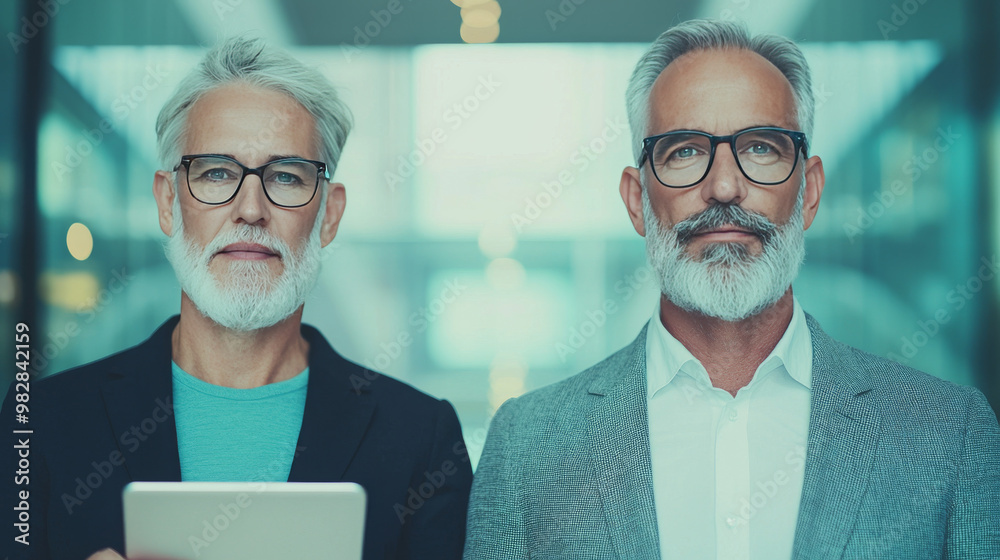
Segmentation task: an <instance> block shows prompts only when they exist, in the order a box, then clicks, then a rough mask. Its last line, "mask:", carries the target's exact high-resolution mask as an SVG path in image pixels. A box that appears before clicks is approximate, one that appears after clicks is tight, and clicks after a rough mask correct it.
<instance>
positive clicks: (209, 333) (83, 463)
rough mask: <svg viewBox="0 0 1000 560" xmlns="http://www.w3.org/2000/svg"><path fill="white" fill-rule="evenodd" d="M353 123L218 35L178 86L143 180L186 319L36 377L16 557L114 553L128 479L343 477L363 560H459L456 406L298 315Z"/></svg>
mask: <svg viewBox="0 0 1000 560" xmlns="http://www.w3.org/2000/svg"><path fill="white" fill-rule="evenodd" d="M350 126H351V119H350V115H349V112H348V110H347V107H346V106H344V104H343V103H342V102H341V101H340V99H339V97H338V95H337V92H336V91H335V90H334V88H333V87H332V86H331V85H330V83H329V82H328V81H327V80H326V79H325V78H324V77H323V76H322V75H321V74H320V73H319V72H318V71H316V70H315V69H312V68H308V67H306V66H304V65H303V64H302V63H300V62H299V61H297V60H295V59H294V58H292V57H291V56H289V55H288V54H286V53H284V52H282V51H279V50H276V49H273V48H271V47H269V46H268V45H266V44H264V43H263V42H262V41H260V40H256V39H251V38H234V39H230V40H228V41H226V42H224V43H222V44H221V45H219V46H218V47H216V48H214V49H213V50H211V51H210V52H209V53H208V54H207V55H206V56H205V58H204V59H203V60H202V62H201V63H200V64H199V66H198V67H197V68H196V69H195V70H194V71H192V72H191V73H190V74H189V75H188V76H187V77H186V78H185V79H184V80H183V81H182V82H181V83H180V85H179V86H178V87H177V90H176V92H175V93H174V94H173V96H172V97H171V98H170V99H169V100H168V101H167V103H166V104H165V106H164V107H163V109H162V111H161V112H160V115H159V118H158V119H157V126H156V132H157V142H158V148H159V155H160V159H161V165H162V168H161V170H160V171H157V172H156V174H155V179H154V185H153V194H154V197H155V199H156V204H157V209H158V216H159V223H160V227H161V229H162V230H163V232H164V233H165V234H166V235H167V236H168V237H169V240H168V241H167V243H166V254H167V257H168V259H169V261H170V263H171V264H172V265H173V267H174V270H175V272H176V274H177V278H178V280H179V282H180V285H181V297H180V300H181V301H180V315H179V316H175V317H173V318H171V319H169V320H168V321H167V322H166V323H164V324H163V325H162V326H161V327H160V328H159V329H158V330H157V331H156V332H155V333H154V334H153V335H152V336H151V337H150V338H149V339H148V340H147V341H146V342H143V343H142V344H140V345H138V346H136V347H133V348H131V349H128V350H125V351H123V352H121V353H118V354H115V355H113V356H111V357H108V358H105V359H102V360H99V361H97V362H94V363H91V364H88V365H84V366H81V367H78V368H75V369H73V370H70V371H67V372H64V373H61V374H59V375H55V376H52V377H49V378H45V379H42V380H39V381H37V382H35V383H33V384H32V385H33V387H32V393H31V394H32V398H31V403H32V404H31V412H32V416H31V418H32V425H31V428H32V430H33V434H34V435H32V436H31V448H30V452H31V467H32V470H31V473H30V482H28V483H27V485H28V492H29V494H30V495H29V497H28V498H21V499H22V500H24V501H25V503H29V504H30V520H31V523H30V538H24V539H23V540H24V542H23V543H22V542H21V541H20V540H15V538H14V537H15V536H16V535H19V534H20V532H18V533H14V534H10V535H9V537H8V538H7V539H6V542H7V543H8V544H7V545H5V551H9V553H11V557H12V558H45V559H56V558H66V559H70V558H72V559H76V560H79V559H80V558H86V557H88V556H91V555H93V556H91V557H92V558H121V557H120V556H119V555H118V553H117V552H115V551H116V550H117V551H123V550H124V542H123V541H124V533H123V519H122V489H123V487H124V486H125V485H126V484H128V483H129V482H132V481H245V482H250V481H253V482H257V481H293V482H341V481H344V482H355V483H357V484H360V485H361V486H362V487H363V488H364V489H365V491H366V494H367V507H366V518H365V534H364V558H366V559H375V558H378V559H382V558H400V559H403V558H405V559H423V558H426V559H433V560H438V559H447V558H459V557H460V556H461V553H462V545H463V542H464V533H465V513H466V507H467V503H468V493H469V488H470V486H471V478H472V472H471V468H470V466H469V461H468V455H467V453H466V451H465V445H464V441H463V439H462V432H461V428H460V426H459V423H458V418H457V417H456V415H455V411H454V409H453V408H452V406H451V405H450V404H449V403H448V402H447V401H442V400H438V399H435V398H432V397H430V396H428V395H425V394H423V393H420V392H418V391H417V390H415V389H414V388H412V387H410V386H408V385H405V384H403V383H401V382H399V381H396V380H394V379H391V378H389V377H386V376H383V375H379V374H375V373H374V372H370V371H367V370H366V369H365V368H363V367H362V366H359V365H357V364H354V363H352V362H349V361H347V360H346V359H344V358H343V357H341V356H340V355H339V354H337V353H336V352H335V351H334V350H333V348H332V347H331V346H330V344H329V343H328V342H327V341H326V339H325V338H324V337H323V336H322V335H321V334H320V333H319V332H318V331H317V330H316V329H314V328H312V327H310V326H308V325H303V324H302V323H301V318H302V310H303V304H304V302H305V299H306V296H307V295H308V294H309V292H310V290H311V289H312V287H313V285H314V284H315V283H316V279H317V275H318V274H319V269H320V251H321V249H322V247H325V246H326V245H328V244H329V243H330V242H331V241H332V240H333V238H334V236H335V235H336V232H337V228H338V226H339V224H340V219H341V217H342V215H343V212H344V208H345V203H346V195H345V187H344V185H342V184H340V183H334V182H332V181H331V177H332V174H333V172H334V169H335V168H336V165H337V163H338V161H339V159H340V155H341V150H342V148H343V145H344V142H345V141H346V139H347V135H348V132H349V130H350ZM318 303H320V304H321V303H322V302H318ZM14 395H15V391H14V390H11V391H9V392H8V399H7V402H5V404H4V407H3V415H4V418H6V419H8V421H10V422H13V419H14V416H15V414H14V408H15V406H16V402H15V400H14ZM19 427H20V428H23V426H14V429H16V428H19ZM6 433H7V434H8V436H7V437H8V438H9V437H10V435H9V434H12V433H13V430H7V432H6ZM17 437H24V436H17ZM5 442H6V443H10V445H5V447H6V448H7V449H11V448H12V446H15V445H16V444H17V442H16V441H14V442H8V441H7V440H5ZM5 456H8V457H15V460H16V456H17V455H16V453H7V454H5ZM15 470H16V467H15V468H12V469H11V470H9V471H7V472H9V473H12V472H14V471H15ZM13 480H14V477H13V476H12V477H11V480H10V482H8V484H11V483H13ZM26 480H27V479H25V481H26ZM16 484H24V482H18V483H16ZM427 488H431V489H432V490H431V491H430V492H429V493H428V491H427V490H426V489H427ZM21 490H23V486H21V487H19V488H13V489H9V492H8V496H9V497H10V498H13V497H14V496H17V495H18V491H21ZM414 496H416V497H414ZM29 498H30V499H29ZM5 499H6V498H5ZM4 503H9V502H4ZM3 526H4V529H3V532H4V534H5V535H6V534H9V533H11V532H13V531H19V529H18V528H17V527H15V526H14V524H12V523H10V522H9V521H5V522H4V523H3ZM10 543H13V544H10ZM197 552H199V550H198V549H193V550H192V553H197Z"/></svg>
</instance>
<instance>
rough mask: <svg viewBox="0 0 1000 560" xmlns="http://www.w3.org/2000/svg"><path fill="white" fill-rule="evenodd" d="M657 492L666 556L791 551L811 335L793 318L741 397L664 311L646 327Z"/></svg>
mask: <svg viewBox="0 0 1000 560" xmlns="http://www.w3.org/2000/svg"><path fill="white" fill-rule="evenodd" d="M646 379H647V393H646V395H647V399H648V404H649V442H650V451H651V455H652V456H651V460H652V468H653V496H654V499H655V504H656V520H657V525H658V528H659V533H660V551H661V557H662V558H663V559H664V560H668V559H670V560H673V559H684V560H701V559H718V560H740V559H743V560H781V559H787V558H791V555H792V543H793V541H794V537H795V522H796V518H797V516H798V513H799V500H800V498H801V494H802V475H803V470H804V466H805V447H806V435H807V433H808V429H809V399H810V386H811V381H812V340H811V336H810V334H809V327H808V326H807V325H806V321H805V314H804V313H803V312H802V308H801V307H800V306H799V302H798V300H795V301H794V307H793V311H792V320H791V322H790V323H789V324H788V328H787V329H786V330H785V333H784V335H782V337H781V340H779V341H778V344H777V346H775V348H774V350H773V351H772V352H771V354H770V355H769V356H768V357H767V358H766V359H765V360H764V361H763V362H762V363H761V364H760V366H758V367H757V370H756V371H755V372H754V375H753V378H752V379H751V380H750V383H749V384H747V386H746V387H743V388H741V389H740V390H739V391H737V393H736V396H735V397H733V396H732V395H730V394H729V393H728V392H726V391H725V390H723V389H719V388H716V387H713V386H712V382H711V381H710V380H709V378H708V372H707V371H705V368H704V366H702V364H701V362H699V361H698V360H697V359H696V358H695V357H694V356H693V355H692V354H691V352H689V351H688V349H687V348H685V347H684V345H682V344H681V343H680V342H678V341H677V339H676V338H674V337H673V336H672V335H671V334H670V333H669V332H668V331H667V329H666V328H664V327H663V323H662V322H661V321H660V306H659V303H657V305H656V310H655V312H654V313H653V317H652V319H650V321H649V329H648V331H647V335H646Z"/></svg>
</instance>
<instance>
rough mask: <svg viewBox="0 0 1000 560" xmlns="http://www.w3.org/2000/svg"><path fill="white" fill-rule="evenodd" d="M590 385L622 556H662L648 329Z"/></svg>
mask: <svg viewBox="0 0 1000 560" xmlns="http://www.w3.org/2000/svg"><path fill="white" fill-rule="evenodd" d="M620 356H622V359H621V360H617V361H615V360H612V361H611V363H610V364H609V365H608V366H606V368H605V369H604V371H603V372H601V373H600V374H598V376H597V377H596V379H595V380H594V382H593V383H592V384H591V386H590V388H589V392H590V394H591V395H593V401H594V404H593V407H592V408H591V410H590V412H589V434H588V436H589V441H590V447H591V451H592V455H593V457H594V466H595V475H596V476H597V481H596V485H597V489H598V491H599V492H600V495H601V503H602V505H603V508H604V515H605V518H606V520H607V524H608V527H610V529H611V538H612V541H613V542H614V545H615V549H616V550H617V552H618V556H619V557H620V558H623V559H628V560H641V559H644V558H648V559H659V558H660V552H659V550H660V547H659V532H658V530H657V526H656V509H655V508H654V506H653V473H652V464H651V461H650V454H649V429H648V426H649V424H648V417H647V414H646V329H645V328H643V329H642V332H640V333H639V336H638V338H636V340H635V341H634V342H633V343H632V345H631V347H630V348H629V349H626V350H625V351H623V352H621V353H620Z"/></svg>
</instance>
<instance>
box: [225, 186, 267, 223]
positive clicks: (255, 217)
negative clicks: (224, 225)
mask: <svg viewBox="0 0 1000 560" xmlns="http://www.w3.org/2000/svg"><path fill="white" fill-rule="evenodd" d="M232 214H233V221H234V222H244V223H246V224H248V225H255V224H258V225H263V224H264V223H266V222H267V221H268V220H269V219H270V217H271V203H270V202H269V201H268V200H267V195H266V194H264V185H263V183H261V179H260V177H258V176H257V175H251V174H249V173H247V176H246V177H244V178H243V185H241V186H240V192H238V193H236V198H235V199H234V200H233V208H232Z"/></svg>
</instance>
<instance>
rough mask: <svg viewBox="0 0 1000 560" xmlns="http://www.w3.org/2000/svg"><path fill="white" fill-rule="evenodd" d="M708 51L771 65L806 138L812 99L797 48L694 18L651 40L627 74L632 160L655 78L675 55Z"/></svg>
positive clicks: (775, 38)
mask: <svg viewBox="0 0 1000 560" xmlns="http://www.w3.org/2000/svg"><path fill="white" fill-rule="evenodd" d="M709 49H745V50H748V51H751V52H755V53H757V54H759V55H760V56H762V57H764V58H765V59H766V60H767V61H769V62H770V63H771V64H773V65H775V66H776V67H777V68H778V70H780V71H781V73H782V74H784V75H785V78H787V79H788V82H789V83H790V84H791V85H792V92H793V93H794V95H795V105H796V107H795V108H796V113H797V114H796V118H797V120H798V126H799V128H801V130H802V132H804V133H805V134H806V138H808V139H811V138H812V129H813V113H814V112H815V105H816V103H815V100H814V98H813V93H812V78H811V76H810V73H809V64H808V63H807V62H806V58H805V56H803V54H802V50H800V49H799V47H798V45H796V44H795V43H794V42H792V41H791V40H790V39H787V38H785V37H780V36H778V35H757V36H756V37H751V36H750V32H749V31H748V30H747V27H746V25H745V24H742V23H736V22H732V21H724V20H713V19H695V20H691V21H686V22H684V23H681V24H678V25H675V26H674V27H671V28H670V29H668V30H666V31H664V32H663V33H662V34H661V35H660V36H659V37H657V38H656V40H655V41H653V44H652V45H650V47H649V49H648V50H647V51H646V52H645V53H643V55H642V57H641V58H639V62H638V63H636V65H635V70H633V71H632V77H631V78H629V81H628V89H627V90H626V93H625V104H626V107H627V109H628V123H629V128H631V130H632V152H633V155H634V156H635V161H639V156H640V155H641V154H642V140H643V138H645V136H646V126H647V125H648V123H649V94H650V91H651V90H652V89H653V83H654V82H655V81H656V78H657V77H659V75H660V73H662V72H663V70H664V69H665V68H666V67H667V66H668V65H669V64H670V63H671V62H673V61H674V60H676V59H677V58H679V57H680V56H682V55H684V54H687V53H689V52H693V51H699V50H709Z"/></svg>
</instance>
